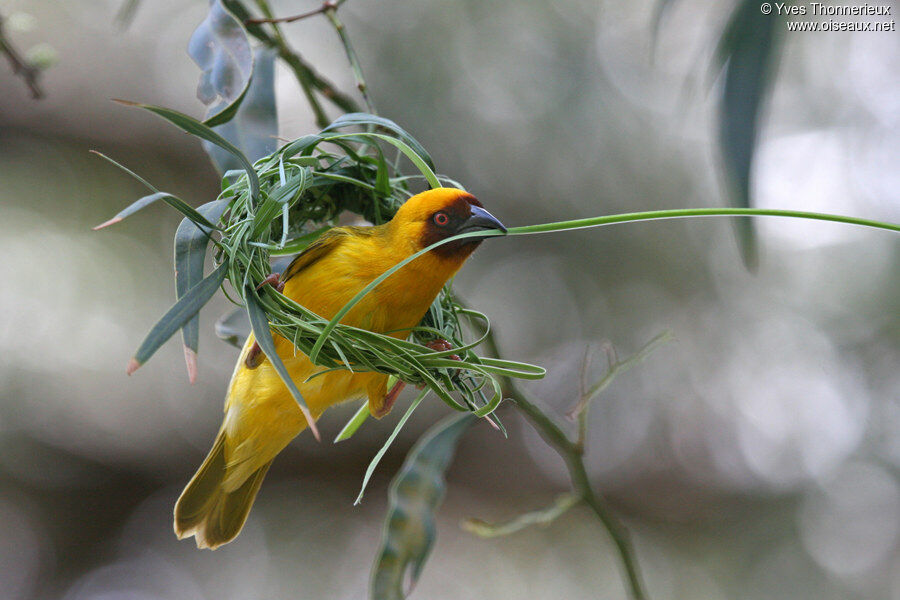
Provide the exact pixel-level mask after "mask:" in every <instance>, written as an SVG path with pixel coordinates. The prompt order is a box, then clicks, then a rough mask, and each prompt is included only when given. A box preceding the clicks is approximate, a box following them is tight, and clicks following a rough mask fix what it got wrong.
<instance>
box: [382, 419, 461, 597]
mask: <svg viewBox="0 0 900 600" xmlns="http://www.w3.org/2000/svg"><path fill="white" fill-rule="evenodd" d="M475 420H476V417H475V416H473V415H471V414H462V415H454V416H451V417H448V418H446V419H443V420H442V421H439V422H438V423H436V424H435V425H434V426H432V427H431V428H430V429H429V430H428V431H427V432H426V433H425V435H424V436H422V438H421V439H420V440H419V442H418V443H417V444H416V445H415V446H414V447H413V449H412V450H410V452H409V455H408V456H407V457H406V461H405V462H404V463H403V467H402V468H401V469H400V472H399V473H397V476H396V477H395V478H394V481H393V482H392V483H391V490H390V493H389V496H388V504H389V507H388V514H387V518H386V519H385V526H384V532H383V534H382V539H381V548H380V550H379V552H378V557H377V558H376V560H375V565H374V567H373V569H372V579H371V585H370V588H369V597H370V598H371V600H403V599H404V598H406V595H407V594H408V593H409V592H410V590H409V589H404V582H405V581H409V582H410V583H411V586H412V585H415V583H416V581H417V580H418V579H419V575H420V574H421V572H422V568H423V567H424V566H425V561H426V560H428V555H429V553H430V552H431V549H432V547H433V546H434V541H435V538H436V536H437V532H436V530H435V516H434V513H435V510H437V507H438V506H439V505H440V503H441V501H442V500H443V498H444V490H445V488H446V482H445V481H444V473H445V472H446V470H447V467H448V466H449V465H450V461H451V460H452V459H453V455H454V454H455V453H456V445H457V443H458V442H459V438H460V436H461V435H462V434H463V433H464V432H465V431H466V429H467V428H468V427H469V425H471V424H472V423H474V422H475ZM411 586H410V587H411Z"/></svg>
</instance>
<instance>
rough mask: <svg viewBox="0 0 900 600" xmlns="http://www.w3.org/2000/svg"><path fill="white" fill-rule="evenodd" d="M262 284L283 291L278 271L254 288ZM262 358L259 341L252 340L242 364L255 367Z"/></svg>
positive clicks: (259, 363)
mask: <svg viewBox="0 0 900 600" xmlns="http://www.w3.org/2000/svg"><path fill="white" fill-rule="evenodd" d="M264 285H271V286H272V287H273V288H275V291H277V292H278V293H281V292H282V291H284V282H283V281H281V277H280V275H278V273H271V274H269V276H268V277H266V278H265V279H263V280H262V283H260V284H259V285H258V286H256V289H261V288H262V287H263V286H264ZM264 358H265V355H264V354H263V352H262V348H260V347H259V342H253V346H252V347H251V348H250V351H249V352H248V353H247V358H245V359H244V364H245V365H246V366H247V368H248V369H255V368H256V367H258V366H259V365H261V364H262V361H263V359H264Z"/></svg>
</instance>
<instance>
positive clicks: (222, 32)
mask: <svg viewBox="0 0 900 600" xmlns="http://www.w3.org/2000/svg"><path fill="white" fill-rule="evenodd" d="M188 54H189V55H190V57H191V58H192V59H193V60H194V62H195V63H197V66H198V67H200V69H202V71H203V73H202V74H201V75H200V83H199V85H198V86H197V97H198V98H199V99H200V101H201V102H203V104H206V105H207V106H210V105H212V104H213V103H214V102H216V101H219V104H218V106H217V107H216V108H215V109H214V110H211V111H210V116H208V117H207V119H206V121H205V124H206V125H208V126H209V127H213V126H216V125H221V124H223V123H227V122H228V121H229V120H231V119H232V117H234V115H235V113H236V112H237V110H238V107H239V106H240V104H241V101H242V100H243V99H244V97H245V96H246V94H247V89H248V87H249V86H250V80H251V78H252V75H253V51H252V49H251V48H250V38H249V37H248V36H247V30H246V29H244V26H243V24H242V23H241V22H240V21H239V20H238V19H237V18H235V16H234V15H233V14H231V12H230V11H229V10H228V9H227V8H225V6H224V5H223V4H222V3H221V2H220V0H210V2H209V12H208V13H207V15H206V18H205V19H203V22H202V23H200V25H199V26H197V29H195V30H194V33H193V35H191V39H190V41H189V42H188Z"/></svg>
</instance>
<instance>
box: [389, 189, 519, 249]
mask: <svg viewBox="0 0 900 600" xmlns="http://www.w3.org/2000/svg"><path fill="white" fill-rule="evenodd" d="M391 228H392V229H393V230H394V232H395V233H396V234H399V235H400V236H402V237H403V239H406V240H409V242H410V244H411V246H412V249H413V250H414V251H417V250H421V249H422V248H426V247H428V246H430V245H431V244H434V243H435V242H439V241H441V240H443V239H446V238H448V237H452V236H454V235H457V234H459V233H468V232H472V231H482V232H492V233H496V232H498V231H500V232H503V233H505V232H506V227H504V226H503V223H501V222H500V221H498V220H497V218H496V217H494V216H493V215H492V214H491V213H489V212H488V211H486V210H485V209H484V207H483V206H482V205H481V202H479V201H478V200H477V199H476V198H475V196H473V195H471V194H469V193H467V192H464V191H462V190H458V189H456V188H437V189H433V190H428V191H427V192H422V193H421V194H417V195H415V196H413V197H412V198H410V199H409V200H407V201H406V202H405V203H404V204H403V206H401V207H400V209H399V210H398V211H397V214H396V215H394V218H393V219H392V220H391ZM486 237H491V236H489V235H485V236H483V237H482V236H473V237H470V238H465V239H462V240H457V241H454V242H450V243H448V244H444V245H443V246H438V247H437V248H435V249H434V250H432V251H431V254H435V255H436V256H438V257H440V258H443V259H447V260H450V261H459V262H462V261H464V260H465V259H466V258H468V256H469V255H470V254H471V253H472V251H473V250H475V248H477V247H478V245H479V244H480V243H481V241H482V240H483V239H484V238H486Z"/></svg>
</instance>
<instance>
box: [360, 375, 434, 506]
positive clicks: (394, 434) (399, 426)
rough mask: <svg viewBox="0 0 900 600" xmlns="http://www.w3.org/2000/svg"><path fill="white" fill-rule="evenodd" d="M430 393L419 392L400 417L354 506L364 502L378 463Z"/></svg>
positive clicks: (375, 458)
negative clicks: (364, 496)
mask: <svg viewBox="0 0 900 600" xmlns="http://www.w3.org/2000/svg"><path fill="white" fill-rule="evenodd" d="M430 391H431V390H429V389H427V388H426V389H424V390H422V391H421V392H419V395H418V396H416V399H415V400H413V401H412V404H410V405H409V408H407V409H406V412H405V413H403V416H402V417H400V420H399V421H398V422H397V425H396V427H394V430H393V431H392V432H391V435H390V436H388V439H387V441H386V442H385V443H384V445H383V446H382V447H381V449H379V450H378V452H377V453H376V454H375V456H374V457H373V458H372V460H371V461H370V462H369V466H368V467H367V468H366V474H365V476H364V477H363V482H362V486H361V487H360V488H359V495H358V496H357V497H356V500H355V501H354V502H353V504H354V506H355V505H357V504H359V503H360V502H362V498H363V494H364V493H365V491H366V486H367V485H369V479H371V478H372V473H374V472H375V467H377V466H378V463H380V462H381V458H382V457H383V456H384V454H385V452H387V451H388V448H390V447H391V444H393V443H394V440H395V439H397V434H399V433H400V430H401V429H403V426H404V425H406V422H407V421H408V420H409V417H410V416H412V414H413V411H415V410H416V408H418V407H419V404H421V402H422V400H423V399H424V398H425V396H427V395H428V393H429V392H430Z"/></svg>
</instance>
